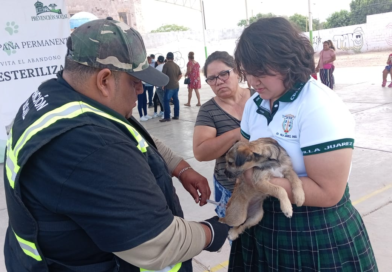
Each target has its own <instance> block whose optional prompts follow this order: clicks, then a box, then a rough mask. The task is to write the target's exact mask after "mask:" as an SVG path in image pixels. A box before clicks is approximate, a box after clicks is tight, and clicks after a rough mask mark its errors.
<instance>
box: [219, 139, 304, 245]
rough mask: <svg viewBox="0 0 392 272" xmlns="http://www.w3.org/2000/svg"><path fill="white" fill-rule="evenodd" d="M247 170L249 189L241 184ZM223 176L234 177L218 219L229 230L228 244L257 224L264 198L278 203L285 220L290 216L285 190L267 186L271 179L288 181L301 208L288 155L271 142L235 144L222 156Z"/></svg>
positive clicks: (297, 182) (299, 185)
mask: <svg viewBox="0 0 392 272" xmlns="http://www.w3.org/2000/svg"><path fill="white" fill-rule="evenodd" d="M250 168H253V177H252V178H253V182H254V185H253V186H252V184H248V183H247V182H246V181H245V177H244V175H243V173H244V172H245V171H246V170H248V169H250ZM225 173H226V175H227V176H229V177H237V181H236V184H235V187H234V191H233V194H232V196H231V198H230V199H229V202H228V203H227V208H226V216H225V217H224V218H221V219H220V221H221V222H222V223H225V224H227V225H229V226H232V227H233V228H232V229H231V230H230V231H229V238H230V240H235V239H237V237H238V235H239V234H241V233H242V232H244V230H245V229H246V228H250V227H252V226H254V225H256V224H257V223H258V222H260V220H261V219H262V218H263V215H264V210H263V201H264V199H265V198H267V197H268V196H273V197H276V198H278V199H279V201H280V208H281V209H282V211H283V213H284V214H285V215H286V216H287V217H291V216H292V215H293V208H292V205H291V202H290V200H289V198H288V195H287V192H286V190H285V189H283V188H282V187H280V186H277V185H274V184H272V183H270V180H271V179H272V178H273V177H284V178H286V179H288V180H289V181H290V183H291V188H292V191H293V196H294V201H295V203H296V205H297V206H302V204H303V203H304V201H305V193H304V191H303V188H302V182H301V180H300V179H299V178H298V176H297V174H296V173H295V172H294V170H293V166H292V164H291V160H290V157H289V155H288V154H287V152H286V150H285V149H284V148H283V147H281V146H280V145H279V144H278V142H277V141H275V140H274V139H272V138H261V139H258V140H256V141H253V142H250V143H244V142H238V143H236V144H235V145H234V146H233V147H232V148H231V149H230V150H229V152H227V154H226V171H225Z"/></svg>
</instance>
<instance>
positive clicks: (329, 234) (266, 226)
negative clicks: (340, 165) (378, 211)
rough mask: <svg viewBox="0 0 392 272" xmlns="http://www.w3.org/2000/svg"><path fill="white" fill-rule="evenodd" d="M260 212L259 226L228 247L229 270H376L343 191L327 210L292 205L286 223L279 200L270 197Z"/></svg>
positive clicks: (359, 221) (356, 215)
mask: <svg viewBox="0 0 392 272" xmlns="http://www.w3.org/2000/svg"><path fill="white" fill-rule="evenodd" d="M264 210H265V214H264V217H263V219H262V220H261V221H260V223H259V224H257V225H256V226H254V227H252V228H250V229H247V230H246V231H245V232H244V233H243V234H242V235H240V237H239V238H238V239H237V240H235V241H234V242H233V245H232V248H231V254H230V261H229V271H231V272H242V271H244V272H245V271H246V272H256V271H263V272H264V271H279V272H282V271H290V272H292V271H304V272H305V271H321V272H332V271H334V272H338V271H339V272H341V271H344V272H349V271H353V272H358V271H362V272H365V271H378V268H377V263H376V259H375V257H374V253H373V249H372V246H371V244H370V240H369V236H368V234H367V232H366V229H365V225H364V223H363V221H362V218H361V216H360V215H359V213H358V211H357V210H356V209H355V208H354V207H353V206H352V204H351V201H350V194H349V189H348V186H347V187H346V191H345V193H344V196H343V198H342V200H341V201H340V202H339V203H338V204H337V205H336V206H333V207H330V208H319V207H306V206H305V207H300V208H299V207H297V206H295V205H294V206H293V211H294V213H293V217H292V218H291V219H289V218H287V217H285V216H284V214H283V213H282V212H281V210H280V204H279V200H277V199H276V198H272V197H270V198H268V199H267V200H266V201H265V202H264Z"/></svg>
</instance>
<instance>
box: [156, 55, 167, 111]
mask: <svg viewBox="0 0 392 272" xmlns="http://www.w3.org/2000/svg"><path fill="white" fill-rule="evenodd" d="M164 65H165V58H164V57H163V56H159V57H158V60H157V67H156V69H157V70H158V71H160V72H162V69H163V66H164ZM155 88H156V90H155V93H156V94H157V95H158V98H159V101H160V102H161V106H163V108H162V110H163V111H165V107H164V91H163V86H155ZM162 116H163V114H162Z"/></svg>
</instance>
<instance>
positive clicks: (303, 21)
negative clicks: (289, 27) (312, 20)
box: [289, 13, 308, 32]
mask: <svg viewBox="0 0 392 272" xmlns="http://www.w3.org/2000/svg"><path fill="white" fill-rule="evenodd" d="M289 21H290V22H291V23H293V24H294V25H296V26H297V27H298V28H299V29H300V30H301V31H303V32H305V31H307V23H308V22H307V21H308V18H306V16H303V15H301V14H298V13H296V14H294V15H292V16H290V17H289Z"/></svg>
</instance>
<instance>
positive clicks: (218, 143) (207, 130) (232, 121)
mask: <svg viewBox="0 0 392 272" xmlns="http://www.w3.org/2000/svg"><path fill="white" fill-rule="evenodd" d="M204 75H205V76H206V78H207V79H206V82H207V84H208V85H210V87H211V89H212V91H213V92H214V94H215V97H213V98H211V99H210V100H208V101H207V102H206V103H204V104H203V106H201V108H200V110H199V113H198V115H197V119H196V124H195V130H194V132H193V153H194V154H195V158H196V159H197V160H198V161H211V160H215V168H214V188H215V190H214V191H215V200H216V201H218V202H220V203H221V204H222V205H220V206H217V208H216V209H215V211H216V213H217V214H218V216H219V217H224V216H225V211H226V209H225V208H224V207H226V204H227V202H228V200H229V198H230V196H231V192H232V191H233V188H234V184H235V179H232V178H231V179H230V178H228V177H227V176H226V175H225V173H224V172H225V169H226V157H225V156H226V152H227V151H228V150H229V149H230V148H231V147H232V145H233V144H234V143H236V142H237V141H239V140H240V139H241V133H240V123H241V118H242V112H243V111H244V107H245V103H246V101H247V100H248V99H249V97H251V95H252V94H253V93H254V91H253V90H250V89H247V88H242V87H240V86H239V84H238V82H239V80H240V76H239V75H238V72H237V69H236V66H235V62H234V58H233V57H232V56H230V55H229V54H228V53H227V52H224V51H216V52H214V53H212V54H211V55H210V56H209V57H208V58H207V60H206V63H205V64H204Z"/></svg>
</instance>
